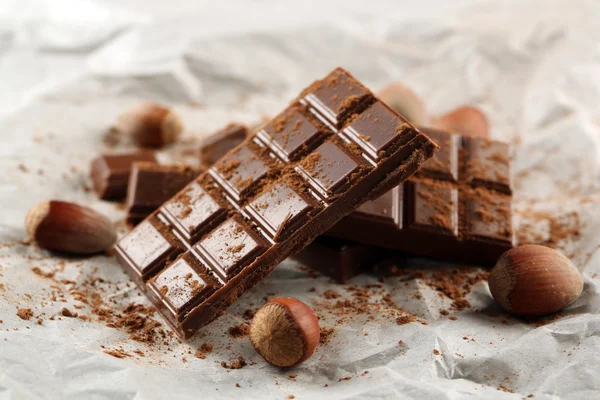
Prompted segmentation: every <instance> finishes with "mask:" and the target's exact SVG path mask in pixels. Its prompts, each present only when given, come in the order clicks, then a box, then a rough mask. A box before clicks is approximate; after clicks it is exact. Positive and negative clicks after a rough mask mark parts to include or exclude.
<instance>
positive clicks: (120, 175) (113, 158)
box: [90, 151, 156, 200]
mask: <svg viewBox="0 0 600 400" xmlns="http://www.w3.org/2000/svg"><path fill="white" fill-rule="evenodd" d="M135 162H151V163H156V158H155V157H154V153H153V152H148V151H140V152H135V153H125V154H103V155H101V156H100V157H98V158H96V159H94V161H92V167H91V171H90V177H91V179H92V186H93V188H94V191H95V192H96V194H97V195H98V197H100V198H101V199H103V200H121V199H123V198H125V196H126V195H127V185H128V183H129V175H130V173H131V168H132V166H133V163H135Z"/></svg>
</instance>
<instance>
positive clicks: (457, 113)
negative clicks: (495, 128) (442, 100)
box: [432, 106, 490, 138]
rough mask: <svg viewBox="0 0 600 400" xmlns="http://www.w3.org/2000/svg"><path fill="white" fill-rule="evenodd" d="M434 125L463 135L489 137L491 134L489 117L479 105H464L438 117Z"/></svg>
mask: <svg viewBox="0 0 600 400" xmlns="http://www.w3.org/2000/svg"><path fill="white" fill-rule="evenodd" d="M432 127H433V128H437V129H441V130H444V131H449V132H457V133H460V134H461V135H463V136H470V137H476V138H487V137H489V135H490V132H489V131H490V128H489V123H488V119H487V117H486V116H485V114H484V113H483V111H481V110H480V109H479V108H477V107H472V106H462V107H458V108H455V109H454V110H452V111H450V112H448V113H446V114H444V115H442V116H441V117H438V118H436V119H435V120H434V121H433V122H432Z"/></svg>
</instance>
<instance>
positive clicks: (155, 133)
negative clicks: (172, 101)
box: [117, 103, 183, 147]
mask: <svg viewBox="0 0 600 400" xmlns="http://www.w3.org/2000/svg"><path fill="white" fill-rule="evenodd" d="M117 127H118V129H119V130H120V131H121V132H123V133H124V134H125V135H127V136H130V137H131V139H132V140H133V142H134V143H135V144H136V145H138V146H140V147H163V146H164V145H166V144H169V143H173V142H175V141H176V140H177V139H179V136H181V132H182V130H183V123H182V121H181V118H180V117H179V115H178V114H177V113H175V112H174V111H173V110H171V109H170V108H167V107H164V106H161V105H159V104H155V103H142V104H138V105H137V106H135V107H133V108H131V109H129V110H128V111H127V112H125V113H123V114H121V115H120V116H119V120H118V123H117Z"/></svg>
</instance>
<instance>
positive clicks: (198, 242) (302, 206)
mask: <svg viewBox="0 0 600 400" xmlns="http://www.w3.org/2000/svg"><path fill="white" fill-rule="evenodd" d="M333 95H336V96H339V98H336V99H335V100H334V99H332V98H331V96H333ZM324 96H325V97H324ZM317 100H318V101H319V102H320V103H319V108H318V109H317V108H315V107H312V106H311V104H313V103H314V102H316V101H317ZM314 104H316V103H314ZM372 104H381V103H378V102H377V100H376V99H375V98H374V97H373V95H372V94H371V92H369V91H368V89H366V88H365V87H364V86H362V85H361V84H360V83H359V82H358V81H356V80H355V79H354V78H353V77H352V76H351V75H350V74H348V73H347V72H345V71H344V70H342V69H336V70H334V71H333V72H332V73H331V74H330V75H329V76H328V77H327V78H325V79H324V80H322V81H318V82H316V83H315V84H313V85H312V86H311V87H310V88H309V89H307V90H306V91H305V92H303V94H302V96H301V98H300V99H297V100H296V101H295V102H294V103H292V105H290V106H289V107H288V108H286V109H285V110H284V111H283V112H282V113H281V114H279V115H278V116H277V117H275V118H274V119H273V120H272V121H271V123H268V124H266V125H265V126H266V127H267V128H264V129H263V130H262V131H259V132H257V133H256V134H255V135H252V136H250V137H248V138H247V139H246V140H245V141H244V142H243V143H242V144H240V145H239V146H238V147H237V148H235V149H233V150H232V151H230V152H228V153H227V154H226V155H225V156H224V157H223V158H222V159H221V160H219V161H218V162H217V163H216V164H215V165H214V166H213V167H211V168H210V169H209V170H208V171H207V172H206V173H203V174H201V175H200V176H199V177H198V178H197V179H196V180H194V181H193V182H192V183H191V184H189V185H188V186H187V187H186V188H185V189H183V190H182V191H181V192H180V193H179V194H177V195H176V196H175V197H174V198H173V199H171V200H169V201H168V202H167V203H165V204H164V205H163V206H162V207H161V208H160V209H159V210H158V211H156V212H155V213H153V214H152V215H151V216H150V217H149V218H147V219H146V220H145V221H144V222H142V223H141V224H140V225H138V227H136V228H135V229H134V230H133V231H132V232H131V233H130V234H129V235H127V236H126V237H125V238H123V239H122V240H121V241H120V242H119V243H118V244H117V245H116V254H117V258H118V259H119V261H120V263H121V265H122V266H123V267H124V268H125V270H126V271H127V272H128V273H129V274H130V275H131V276H132V277H133V278H134V280H135V281H136V282H137V283H138V284H139V285H140V287H141V288H142V290H144V291H145V292H146V293H148V295H149V297H150V298H151V300H152V301H153V302H154V304H156V306H157V307H158V308H159V309H160V310H161V312H162V313H163V315H164V316H165V318H166V319H167V321H168V322H169V323H170V324H171V325H172V327H173V328H174V329H175V330H176V331H177V332H178V333H179V334H180V335H181V336H183V337H189V336H191V335H192V334H194V332H195V331H196V330H197V329H198V328H200V327H202V326H204V325H206V324H208V323H209V322H211V321H212V320H214V319H215V318H217V317H218V316H219V315H221V314H223V313H224V312H225V310H226V309H227V308H228V307H229V306H230V305H231V304H232V303H233V302H234V301H236V299H237V298H238V297H239V296H241V295H242V294H244V293H245V292H246V291H248V290H249V289H250V288H252V287H253V286H254V285H256V284H257V283H258V282H259V281H260V280H261V279H263V278H264V277H266V276H267V275H268V274H269V273H270V272H271V271H272V270H273V269H274V268H275V267H276V266H277V264H279V263H280V262H281V261H283V260H284V259H285V258H287V257H288V256H290V255H292V254H295V253H296V252H298V251H300V250H301V249H302V248H304V247H305V246H307V245H308V244H309V243H310V242H311V241H312V240H314V239H315V238H316V237H317V236H318V235H320V234H321V233H323V232H325V231H326V230H327V229H329V228H330V227H332V226H333V225H334V224H335V223H336V222H337V221H339V220H340V219H341V218H342V217H343V216H345V215H347V214H349V213H350V212H351V211H352V210H353V209H355V208H356V207H357V206H358V205H359V204H360V203H361V202H364V201H365V200H367V198H368V196H369V195H370V194H371V191H372V190H373V188H375V187H379V186H380V185H382V184H387V183H389V184H394V185H396V184H398V183H399V182H401V181H403V180H405V179H407V178H408V177H409V176H410V175H412V174H413V173H414V172H416V171H417V170H418V169H419V167H420V166H421V165H422V163H423V162H425V160H427V159H428V158H430V157H431V156H432V155H433V153H434V152H435V150H436V145H435V144H434V143H433V142H432V141H431V140H429V138H428V137H427V136H425V135H423V134H421V133H420V132H419V131H418V130H416V129H415V128H414V127H413V126H412V125H410V124H409V123H408V122H406V121H405V120H404V119H402V117H400V116H399V115H397V114H395V113H393V112H391V111H389V110H387V111H386V112H388V113H389V114H388V115H387V118H391V116H393V117H394V118H395V119H396V120H397V121H396V122H395V123H394V124H393V125H394V132H395V133H394V134H395V135H396V136H399V138H398V139H396V138H395V137H387V136H386V139H385V140H382V141H381V142H377V143H378V144H377V147H378V149H377V152H376V154H375V156H373V154H367V153H366V152H365V151H363V150H361V148H359V147H358V146H357V145H356V144H355V143H352V142H351V141H349V140H347V138H344V135H343V133H342V131H343V130H344V129H346V128H348V127H349V126H351V125H352V124H353V123H354V121H353V120H356V118H361V117H363V115H362V114H363V113H365V112H367V111H366V109H367V108H368V107H369V106H370V105H372ZM381 107H385V108H386V109H387V107H386V106H384V105H383V104H381ZM324 112H326V113H327V115H325V114H323V113H324ZM297 114H299V116H298V115H297ZM390 115H391V116H390ZM290 116H292V117H290ZM300 117H301V118H300ZM290 118H292V119H290ZM364 118H367V117H366V116H364ZM285 121H300V122H299V123H298V124H297V123H296V122H289V123H286V122H285ZM323 121H328V122H327V123H325V122H323ZM380 121H381V122H380ZM380 121H375V120H373V121H372V124H371V126H369V129H368V130H367V129H366V128H365V130H367V131H368V133H369V135H370V136H371V137H378V135H388V133H389V131H388V129H389V126H391V125H390V121H383V120H380ZM278 124H281V125H278ZM306 124H311V125H312V128H311V127H310V126H307V125H306ZM275 125H277V126H279V128H275V130H277V135H276V134H274V133H273V132H275V130H273V131H269V129H271V128H268V127H269V126H271V127H273V126H275ZM379 126H381V127H382V130H385V133H382V132H380V130H379V129H378V127H379ZM300 131H301V132H302V133H301V134H300V133H298V132H300ZM261 132H271V133H273V134H272V135H271V136H270V137H271V138H272V139H273V141H277V143H278V146H279V147H280V149H281V153H282V154H285V155H286V156H285V157H281V154H279V153H277V152H275V150H274V149H275V147H274V145H273V144H272V142H268V141H265V140H264V137H263V138H262V139H261V138H259V134H262V133H261ZM315 132H318V133H315ZM315 134H316V135H317V138H318V139H315ZM294 135H298V136H297V137H296V136H294ZM263 136H264V135H263ZM286 137H288V138H291V137H295V139H294V140H295V142H294V144H293V145H290V146H289V147H286V145H285V144H284V142H282V141H278V140H280V138H286ZM296 139H297V140H296ZM286 157H287V159H288V160H293V161H286ZM319 160H322V161H323V162H321V163H319ZM325 160H326V162H325ZM373 161H375V162H374V163H373ZM299 171H302V172H301V173H300V172H299ZM315 182H316V183H315ZM317 183H318V184H317ZM315 185H316V186H320V187H321V188H322V189H323V190H321V191H319V190H315V189H314V188H315ZM177 256H179V257H178V258H175V257H177ZM174 260H175V261H174ZM181 260H184V261H185V263H187V266H185V265H182V263H183V261H181ZM173 261H174V262H173ZM188 267H189V268H191V269H193V271H195V272H196V273H198V274H200V276H199V277H198V276H195V275H194V272H189V273H190V274H191V277H190V278H189V279H188V280H187V281H186V280H181V279H179V278H178V277H179V275H178V272H177V271H179V270H180V269H189V268H188ZM172 268H176V269H177V271H171V269H172ZM202 271H205V272H202ZM202 273H205V274H206V275H207V277H210V278H211V279H212V280H213V281H214V283H213V284H211V285H209V284H208V283H207V281H206V280H205V279H204V278H202V276H201V274H202ZM186 275H187V274H186ZM201 278H202V279H201ZM188 281H189V282H188ZM191 282H195V283H191ZM192 284H193V285H194V287H197V288H199V289H198V290H196V291H194V290H193V288H191V287H187V286H191V285H192ZM181 285H184V286H186V288H179V289H177V288H178V287H180V286H181ZM209 286H210V289H206V288H208V287H209Z"/></svg>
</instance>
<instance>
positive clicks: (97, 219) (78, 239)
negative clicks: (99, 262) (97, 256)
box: [25, 200, 117, 254]
mask: <svg viewBox="0 0 600 400" xmlns="http://www.w3.org/2000/svg"><path fill="white" fill-rule="evenodd" d="M25 229H27V232H28V233H29V236H30V237H31V238H32V239H34V240H35V241H36V242H37V243H38V244H39V245H40V247H43V248H45V249H49V250H58V251H64V252H67V253H74V254H93V253H98V252H101V251H104V250H107V249H108V248H110V247H111V246H112V245H113V244H114V243H115V241H116V240H117V233H116V230H115V227H114V225H113V223H112V222H111V221H110V220H109V219H108V218H106V217H105V216H103V215H102V214H99V213H97V212H96V211H94V210H92V209H91V208H88V207H82V206H79V205H77V204H73V203H67V202H64V201H55V200H51V201H44V202H42V203H38V204H36V205H34V206H33V207H31V209H29V212H28V213H27V216H26V217H25Z"/></svg>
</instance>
